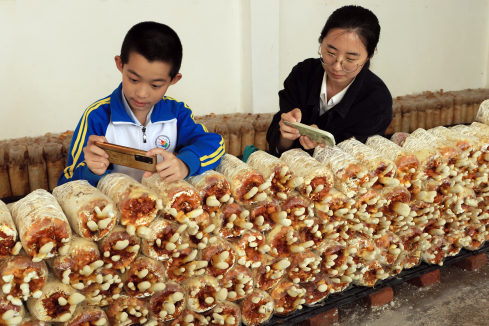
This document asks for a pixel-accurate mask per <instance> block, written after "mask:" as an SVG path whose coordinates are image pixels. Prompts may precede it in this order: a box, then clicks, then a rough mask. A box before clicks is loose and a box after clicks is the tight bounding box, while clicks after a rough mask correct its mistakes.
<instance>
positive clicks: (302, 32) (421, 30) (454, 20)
mask: <svg viewBox="0 0 489 326" xmlns="http://www.w3.org/2000/svg"><path fill="white" fill-rule="evenodd" d="M346 3H347V2H345V1H340V0H329V1H317V0H301V1H297V0H282V1H281V2H280V80H281V81H283V80H284V79H285V78H286V77H287V75H288V74H289V73H290V71H291V69H292V67H293V66H294V65H295V64H296V63H298V62H300V61H302V60H304V59H305V58H309V57H318V56H317V48H318V41H317V40H318V37H319V35H320V33H321V30H322V28H323V26H324V24H325V23H326V20H327V18H328V16H329V15H330V14H331V13H332V12H333V11H334V10H336V9H337V8H339V7H341V6H344V5H345V4H346ZM351 4H358V5H361V6H363V7H365V8H368V9H370V10H372V11H373V12H374V13H375V15H376V16H377V18H378V19H379V22H380V27H381V32H380V41H379V44H378V46H377V50H378V52H377V53H376V54H375V55H374V58H373V59H372V61H371V65H370V69H371V70H372V71H373V72H374V73H375V74H377V75H378V76H379V77H380V78H382V80H383V81H384V82H385V83H386V85H387V86H388V87H389V90H390V91H391V93H392V96H400V95H405V94H410V93H413V92H421V91H425V90H436V89H440V88H443V89H444V90H446V91H449V90H459V89H465V88H478V87H486V86H488V57H489V20H488V17H489V1H487V0H472V1H459V0H428V1H427V0H394V1H386V0H362V1H356V2H351Z"/></svg>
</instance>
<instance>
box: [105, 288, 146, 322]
mask: <svg viewBox="0 0 489 326" xmlns="http://www.w3.org/2000/svg"><path fill="white" fill-rule="evenodd" d="M133 309H134V311H138V312H140V313H141V314H131V313H130V312H131V311H132V310H133ZM106 312H107V316H108V317H109V323H110V325H112V326H123V325H127V324H143V323H145V322H146V321H147V320H148V317H149V315H148V314H149V310H148V308H147V303H146V301H144V300H143V299H138V298H135V297H131V296H129V295H127V294H123V295H121V296H120V297H119V298H117V299H116V300H115V301H114V302H112V303H111V304H110V305H109V306H108V307H107V310H106ZM128 321H129V323H128Z"/></svg>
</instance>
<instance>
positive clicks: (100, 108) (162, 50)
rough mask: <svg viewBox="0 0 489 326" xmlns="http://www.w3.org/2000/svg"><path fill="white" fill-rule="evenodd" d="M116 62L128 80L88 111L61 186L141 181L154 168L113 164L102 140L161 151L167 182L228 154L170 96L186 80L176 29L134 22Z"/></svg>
mask: <svg viewBox="0 0 489 326" xmlns="http://www.w3.org/2000/svg"><path fill="white" fill-rule="evenodd" d="M115 62H116V66H117V69H119V71H120V72H121V73H122V84H121V85H119V87H118V88H117V89H116V90H115V91H114V92H113V93H112V95H110V96H108V97H106V98H103V99H101V100H99V101H97V102H95V103H94V104H92V105H91V106H89V107H88V108H87V109H86V111H85V113H84V115H83V117H82V118H81V120H80V122H79V123H78V126H77V128H76V130H75V134H74V135H73V140H72V142H71V146H70V151H69V153H68V162H67V167H66V169H65V170H64V171H63V173H62V174H61V175H60V177H59V179H58V185H61V184H63V183H66V182H69V181H73V180H78V179H85V180H87V181H89V182H90V184H92V185H93V186H96V185H97V183H98V181H99V180H100V179H101V178H102V177H103V176H104V175H105V174H107V173H111V172H121V173H125V174H128V175H130V176H131V177H133V178H135V179H136V180H137V181H141V179H142V177H143V174H144V176H145V177H149V176H151V174H152V173H151V172H144V171H140V170H136V169H132V168H128V167H124V166H120V165H114V164H110V163H109V161H108V159H107V158H108V155H107V153H106V152H105V151H104V150H102V149H101V148H99V147H97V146H95V145H94V142H96V141H99V142H109V143H113V144H117V145H122V146H127V147H132V148H137V149H141V150H147V151H148V152H147V155H148V156H152V155H155V154H157V155H158V156H157V158H158V164H157V165H156V169H157V171H158V173H159V174H160V176H161V177H162V178H164V179H165V180H166V181H167V182H172V181H176V180H182V179H184V178H186V177H187V176H193V175H196V174H200V173H202V172H204V171H206V170H209V169H212V168H214V167H216V166H217V165H218V164H219V162H220V159H221V156H222V155H223V154H224V141H223V139H222V137H221V136H220V135H218V134H214V133H209V132H207V130H206V129H205V127H204V126H203V125H200V124H197V123H195V121H194V120H193V114H192V111H191V110H190V108H189V107H188V106H187V105H186V104H185V103H183V102H178V101H176V100H174V99H172V98H171V97H167V96H165V93H166V91H167V89H168V87H169V86H170V85H175V84H176V83H177V82H178V81H179V80H180V79H181V78H182V74H180V73H179V72H178V71H179V70H180V65H181V62H182V44H181V43H180V39H179V38H178V35H177V34H176V33H175V31H173V30H172V29H171V28H170V27H168V26H166V25H163V24H159V23H155V22H143V23H139V24H137V25H135V26H133V27H132V28H131V29H130V30H129V32H128V33H127V35H126V37H125V38H124V42H123V43H122V48H121V55H120V56H116V57H115ZM175 151H176V152H178V154H177V155H176V156H175V155H174V154H173V152H175Z"/></svg>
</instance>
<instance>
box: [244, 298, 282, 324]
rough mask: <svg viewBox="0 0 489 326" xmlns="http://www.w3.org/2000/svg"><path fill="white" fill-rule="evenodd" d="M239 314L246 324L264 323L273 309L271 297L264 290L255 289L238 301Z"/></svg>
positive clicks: (270, 315)
mask: <svg viewBox="0 0 489 326" xmlns="http://www.w3.org/2000/svg"><path fill="white" fill-rule="evenodd" d="M240 308H241V316H242V319H243V323H244V324H245V325H246V326H259V325H263V324H266V322H267V321H269V320H270V319H271V318H272V316H273V312H274V309H275V303H274V300H273V298H272V297H271V296H270V295H269V294H268V293H267V292H265V291H263V290H260V289H255V290H254V291H253V292H252V293H251V294H250V295H248V296H247V297H246V298H245V299H244V300H243V301H241V303H240Z"/></svg>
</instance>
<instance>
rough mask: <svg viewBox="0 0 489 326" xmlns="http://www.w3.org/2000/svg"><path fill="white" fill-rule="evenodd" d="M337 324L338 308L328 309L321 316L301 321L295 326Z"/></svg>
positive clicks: (327, 325)
mask: <svg viewBox="0 0 489 326" xmlns="http://www.w3.org/2000/svg"><path fill="white" fill-rule="evenodd" d="M337 323H338V308H333V309H330V310H328V311H326V312H323V313H322V314H319V315H316V316H314V317H311V318H309V319H307V320H304V321H301V322H300V323H299V324H297V326H329V325H334V324H337Z"/></svg>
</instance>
